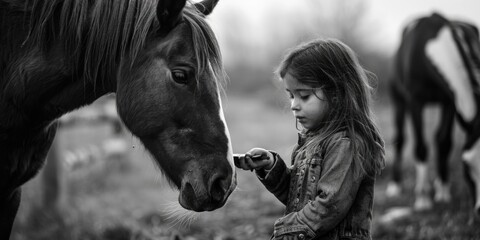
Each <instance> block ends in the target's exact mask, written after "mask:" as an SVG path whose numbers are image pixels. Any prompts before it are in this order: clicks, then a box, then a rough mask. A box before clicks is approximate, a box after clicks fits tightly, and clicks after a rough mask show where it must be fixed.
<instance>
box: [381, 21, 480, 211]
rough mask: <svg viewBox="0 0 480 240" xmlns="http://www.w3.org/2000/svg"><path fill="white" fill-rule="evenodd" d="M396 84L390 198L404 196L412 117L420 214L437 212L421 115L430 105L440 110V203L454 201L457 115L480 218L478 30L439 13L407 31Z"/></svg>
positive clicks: (437, 196)
mask: <svg viewBox="0 0 480 240" xmlns="http://www.w3.org/2000/svg"><path fill="white" fill-rule="evenodd" d="M393 78H394V79H393V81H392V83H391V96H392V97H393V103H394V107H395V127H396V137H395V151H396V152H395V157H394V163H393V183H390V184H389V186H388V188H387V195H390V196H392V195H397V194H398V193H399V192H400V187H399V186H400V185H399V184H400V181H401V179H402V175H401V160H402V148H403V145H404V140H405V139H404V124H405V116H406V114H407V113H409V114H411V117H412V122H413V131H414V134H415V147H414V148H415V156H416V158H417V160H418V161H417V167H416V168H417V183H416V187H415V193H416V200H415V205H414V207H415V208H416V209H428V208H431V207H432V200H431V199H430V184H429V183H428V176H427V166H426V160H427V157H428V156H427V155H428V149H427V145H426V143H425V140H424V135H423V134H424V133H423V129H424V128H423V125H422V124H423V122H422V121H423V118H422V110H423V109H424V107H425V106H426V105H427V104H438V105H440V106H441V121H440V126H439V127H438V130H437V133H436V137H435V141H436V142H435V143H436V146H437V148H436V150H437V154H436V157H437V161H438V162H437V170H438V177H439V178H440V179H439V180H436V181H435V184H434V187H435V196H434V199H435V200H437V201H446V202H448V201H450V198H451V196H450V192H449V187H448V181H449V179H448V157H449V154H450V151H451V148H452V131H453V124H454V119H455V116H456V117H457V119H458V121H459V123H460V125H461V127H462V128H463V129H464V130H465V132H466V141H465V145H464V146H463V154H462V158H463V163H464V166H465V168H464V169H465V172H466V177H467V180H468V183H469V184H470V187H471V189H472V192H473V195H474V197H475V200H474V201H475V210H476V213H477V215H479V214H480V212H479V211H480V210H479V209H480V201H479V197H478V194H479V193H480V142H479V141H478V140H479V136H480V91H479V90H480V82H479V81H480V42H479V33H478V29H477V28H476V27H475V26H473V25H471V24H469V23H466V22H460V21H449V20H447V19H446V18H444V17H443V16H441V15H439V14H437V13H434V14H432V15H431V16H428V17H423V18H420V19H417V20H415V21H413V22H412V23H410V24H409V25H408V26H406V27H405V29H404V31H403V36H402V42H401V45H400V47H399V49H398V51H397V53H396V58H395V65H394V71H393Z"/></svg>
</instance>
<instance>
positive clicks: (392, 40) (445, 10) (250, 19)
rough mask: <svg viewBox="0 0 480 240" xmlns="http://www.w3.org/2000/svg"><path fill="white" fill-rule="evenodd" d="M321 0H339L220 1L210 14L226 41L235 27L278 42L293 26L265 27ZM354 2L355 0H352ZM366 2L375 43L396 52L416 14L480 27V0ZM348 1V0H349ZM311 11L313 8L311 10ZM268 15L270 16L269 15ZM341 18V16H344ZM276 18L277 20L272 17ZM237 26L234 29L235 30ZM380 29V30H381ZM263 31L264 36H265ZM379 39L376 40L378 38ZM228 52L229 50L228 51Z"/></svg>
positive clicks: (255, 39)
mask: <svg viewBox="0 0 480 240" xmlns="http://www.w3.org/2000/svg"><path fill="white" fill-rule="evenodd" d="M308 1H319V2H322V3H325V4H326V5H325V6H328V4H331V3H329V2H333V3H335V0H220V2H219V3H218V5H217V8H216V9H215V11H214V12H213V14H212V15H211V16H210V17H209V21H210V22H211V23H212V26H213V28H214V31H215V33H216V34H217V36H218V37H219V41H220V44H221V45H222V44H223V45H224V44H225V43H222V41H229V40H228V39H226V38H225V36H224V35H225V34H228V33H229V34H232V30H233V31H235V30H238V31H241V30H242V28H246V29H247V30H245V29H243V30H242V31H248V36H249V40H251V41H252V44H253V43H257V44H260V46H261V42H262V41H265V43H264V44H274V43H275V42H274V41H275V40H276V39H278V38H279V36H280V37H281V36H283V35H282V34H289V33H290V32H291V30H292V29H289V28H288V27H284V28H280V29H279V30H278V31H280V32H281V33H279V34H278V35H277V36H275V37H274V38H273V41H272V37H271V36H266V35H265V34H271V32H270V33H266V31H264V28H266V27H269V28H271V26H269V24H270V25H271V23H268V22H269V21H270V22H274V23H275V24H277V25H281V26H283V25H285V26H286V23H288V22H289V21H298V20H299V19H301V18H302V17H304V16H302V13H303V12H305V3H307V2H308ZM352 1H353V0H352ZM362 1H364V2H365V4H366V13H365V16H366V18H367V19H368V20H369V21H370V22H371V23H372V28H373V29H375V30H374V31H375V34H376V36H373V34H372V36H371V39H372V42H373V44H375V45H378V47H380V48H385V49H388V50H387V51H393V50H392V49H394V48H395V47H396V45H397V44H398V40H399V36H400V33H401V31H402V28H403V26H404V25H405V24H406V23H407V22H408V21H409V20H412V19H413V18H415V17H418V16H420V15H426V14H430V13H431V12H433V11H438V12H439V13H442V14H443V15H445V16H446V17H454V18H456V19H462V20H468V21H471V22H472V23H475V24H476V25H477V26H479V27H480V0H362ZM347 2H348V1H347ZM310 12H311V11H310ZM318 14H319V15H321V14H328V12H325V9H319V11H318ZM267 16H268V18H267ZM340 17H341V16H340ZM272 18H273V19H274V20H272ZM225 19H230V20H231V19H234V20H235V21H237V23H236V24H235V25H234V26H231V25H230V24H231V22H229V25H228V26H226V25H225V22H227V21H226V20H225ZM237 19H238V20H237ZM232 28H233V29H232ZM377 30H378V31H377ZM262 34H263V35H262ZM375 39H376V40H375ZM226 51H228V49H227V50H226Z"/></svg>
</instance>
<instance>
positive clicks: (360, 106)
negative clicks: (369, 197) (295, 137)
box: [277, 39, 385, 176]
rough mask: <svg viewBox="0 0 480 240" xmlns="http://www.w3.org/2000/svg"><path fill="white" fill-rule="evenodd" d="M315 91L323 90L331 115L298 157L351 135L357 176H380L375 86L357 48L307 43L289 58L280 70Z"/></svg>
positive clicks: (381, 159)
mask: <svg viewBox="0 0 480 240" xmlns="http://www.w3.org/2000/svg"><path fill="white" fill-rule="evenodd" d="M277 72H278V74H279V76H280V78H282V79H283V78H284V77H285V75H286V74H287V73H288V74H290V75H291V76H292V77H294V78H296V79H297V80H298V81H299V82H301V83H303V84H305V85H307V86H311V87H312V88H319V87H320V88H322V89H323V91H324V93H325V96H326V99H324V100H326V101H328V106H329V113H328V115H327V117H326V120H325V122H323V123H322V124H320V125H321V128H320V129H310V130H309V131H308V132H307V136H311V137H308V138H307V141H306V143H305V144H304V145H302V146H299V148H298V149H297V151H296V152H295V153H294V154H292V156H293V157H294V160H298V159H300V158H303V157H312V156H313V155H314V154H315V153H318V152H319V151H322V149H324V147H325V146H324V145H325V144H327V143H328V140H329V138H330V137H331V136H333V134H335V133H338V132H341V131H346V133H347V135H348V137H349V138H350V139H351V146H352V149H353V154H354V155H353V156H354V166H355V168H354V169H355V175H356V176H359V174H361V173H364V174H367V175H369V176H373V175H375V174H378V173H380V171H381V170H382V169H383V168H384V166H385V149H384V141H383V139H382V137H381V136H380V132H379V130H378V128H377V126H376V124H375V123H374V121H373V119H372V118H373V115H372V112H371V110H370V102H371V95H372V90H373V88H372V87H371V85H370V83H369V81H370V80H375V79H374V78H372V79H370V78H369V76H374V75H373V74H371V73H369V72H368V71H366V70H365V69H364V68H363V67H362V66H361V65H360V63H359V61H358V58H357V56H356V55H355V53H354V52H353V50H352V49H351V48H350V47H348V46H347V45H345V44H344V43H342V42H341V41H339V40H336V39H318V40H314V41H311V42H308V43H305V44H301V45H299V46H297V47H296V48H294V49H292V50H290V52H289V53H288V54H287V55H286V57H285V58H284V59H283V61H282V63H281V64H280V66H279V68H278V70H277Z"/></svg>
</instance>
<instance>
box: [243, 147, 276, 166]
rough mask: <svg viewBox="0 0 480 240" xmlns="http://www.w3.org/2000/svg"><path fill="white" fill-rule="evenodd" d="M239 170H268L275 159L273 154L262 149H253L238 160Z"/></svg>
mask: <svg viewBox="0 0 480 240" xmlns="http://www.w3.org/2000/svg"><path fill="white" fill-rule="evenodd" d="M238 163H239V164H238V165H239V166H238V167H239V168H241V169H243V170H254V169H255V170H260V169H266V170H269V169H271V168H272V167H273V164H274V163H275V159H274V158H273V154H272V153H270V152H269V151H267V150H265V149H262V148H253V149H251V150H250V151H248V152H247V153H245V155H243V156H242V157H240V159H239V162H238Z"/></svg>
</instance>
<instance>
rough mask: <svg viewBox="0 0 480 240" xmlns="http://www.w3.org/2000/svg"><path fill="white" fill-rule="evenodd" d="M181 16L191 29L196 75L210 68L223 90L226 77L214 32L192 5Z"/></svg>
mask: <svg viewBox="0 0 480 240" xmlns="http://www.w3.org/2000/svg"><path fill="white" fill-rule="evenodd" d="M183 16H184V20H185V22H186V23H187V24H188V26H189V27H190V28H191V31H192V40H193V49H194V51H195V58H196V59H197V74H196V76H200V73H201V72H203V71H204V70H205V69H208V68H211V69H212V70H213V74H214V78H215V80H216V81H217V83H218V84H217V86H218V87H219V88H220V90H222V91H223V89H224V87H225V84H226V79H227V78H226V73H225V70H224V68H223V64H222V55H221V52H220V47H219V45H218V42H217V40H216V37H215V34H214V33H213V31H212V29H211V28H210V26H209V25H208V23H207V22H206V20H205V19H204V18H203V16H202V15H201V14H200V13H199V12H198V11H197V10H196V9H195V8H194V7H187V8H185V9H184V15H183ZM198 80H199V79H197V81H198ZM199 86H200V84H199Z"/></svg>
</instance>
